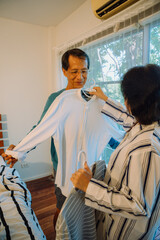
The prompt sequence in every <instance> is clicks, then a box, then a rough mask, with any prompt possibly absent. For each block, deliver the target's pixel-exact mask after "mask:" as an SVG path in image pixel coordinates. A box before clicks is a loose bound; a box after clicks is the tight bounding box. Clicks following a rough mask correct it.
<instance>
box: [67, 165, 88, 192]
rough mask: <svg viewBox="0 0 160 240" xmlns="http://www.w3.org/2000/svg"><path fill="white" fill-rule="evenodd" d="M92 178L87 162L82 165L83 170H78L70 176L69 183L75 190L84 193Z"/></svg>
mask: <svg viewBox="0 0 160 240" xmlns="http://www.w3.org/2000/svg"><path fill="white" fill-rule="evenodd" d="M91 178H92V171H91V170H90V168H89V167H88V165H87V162H85V163H84V169H79V170H78V171H76V172H75V173H73V174H72V177H71V181H72V183H73V185H74V187H75V188H78V189H80V190H82V191H83V192H86V189H87V187H88V184H89V181H90V180H91Z"/></svg>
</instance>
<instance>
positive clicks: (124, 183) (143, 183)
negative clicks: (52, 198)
mask: <svg viewBox="0 0 160 240" xmlns="http://www.w3.org/2000/svg"><path fill="white" fill-rule="evenodd" d="M159 169H160V156H159V155H157V154H155V153H153V152H148V153H144V152H141V153H140V152H138V153H135V154H133V155H132V156H130V157H129V159H128V165H127V167H126V169H125V173H124V175H123V177H122V180H121V182H120V183H119V185H120V187H119V188H117V184H115V186H109V185H107V184H106V183H105V182H104V181H98V180H95V179H93V178H92V179H91V180H90V183H89V185H88V187H87V190H86V194H85V204H86V205H88V206H90V207H93V208H95V209H97V210H99V211H102V212H106V213H108V214H116V215H119V216H122V217H125V218H131V219H139V218H140V217H142V218H149V217H150V216H151V213H152V211H153V209H154V207H155V203H156V201H157V199H158V195H159V192H158V191H159V179H160V173H159ZM135 176H136V177H135ZM114 181H115V180H114Z"/></svg>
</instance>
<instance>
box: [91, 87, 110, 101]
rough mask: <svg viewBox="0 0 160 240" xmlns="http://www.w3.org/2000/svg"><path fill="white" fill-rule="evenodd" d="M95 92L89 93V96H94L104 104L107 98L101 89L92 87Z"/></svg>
mask: <svg viewBox="0 0 160 240" xmlns="http://www.w3.org/2000/svg"><path fill="white" fill-rule="evenodd" d="M93 89H94V90H96V91H95V92H89V94H91V95H96V96H97V97H98V98H100V99H102V100H104V101H105V102H106V101H107V99H108V97H107V96H106V95H105V94H104V92H103V91H102V89H101V88H100V87H94V88H93Z"/></svg>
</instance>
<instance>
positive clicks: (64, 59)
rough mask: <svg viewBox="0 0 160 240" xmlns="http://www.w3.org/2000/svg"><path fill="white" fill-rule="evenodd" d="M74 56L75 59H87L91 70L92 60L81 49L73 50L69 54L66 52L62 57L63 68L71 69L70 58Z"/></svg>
mask: <svg viewBox="0 0 160 240" xmlns="http://www.w3.org/2000/svg"><path fill="white" fill-rule="evenodd" d="M70 55H72V56H74V57H77V58H80V59H86V60H87V67H88V69H89V66H90V60H89V57H88V55H87V53H85V52H84V51H82V50H81V49H79V48H73V49H71V50H68V51H67V52H65V53H64V54H63V56H62V68H64V69H65V70H68V68H69V62H68V59H69V56H70Z"/></svg>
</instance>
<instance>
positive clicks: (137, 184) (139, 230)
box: [85, 99, 160, 240]
mask: <svg viewBox="0 0 160 240" xmlns="http://www.w3.org/2000/svg"><path fill="white" fill-rule="evenodd" d="M102 112H103V113H104V114H106V115H107V116H110V117H111V118H112V119H114V120H115V121H116V122H118V123H119V124H121V125H123V127H124V128H125V129H126V130H127V129H128V130H129V129H130V130H129V131H127V133H126V135H125V137H124V139H123V140H122V142H121V143H120V145H119V146H118V147H117V148H116V150H115V151H114V152H113V153H112V155H111V158H110V161H109V164H108V167H107V170H106V174H105V179H104V181H98V180H95V179H93V178H92V179H91V181H90V183H89V185H88V188H87V191H86V194H85V204H86V205H88V206H91V207H93V208H95V209H97V210H99V211H102V212H103V213H104V214H103V217H102V218H101V224H100V225H99V226H101V227H102V230H101V231H99V232H100V233H99V236H98V239H108V240H117V239H119V240H126V239H129V240H138V239H139V240H140V239H148V240H151V239H153V238H154V234H155V231H156V229H157V228H158V226H160V126H159V125H158V123H153V124H151V125H140V124H138V123H137V124H136V125H134V123H135V119H134V117H133V116H131V115H129V114H128V113H127V112H126V111H125V110H124V108H123V107H122V106H121V105H120V104H118V105H117V104H116V103H115V102H113V101H112V100H110V99H108V100H107V102H106V104H105V106H104V108H103V110H102ZM97 231H98V230H97Z"/></svg>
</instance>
